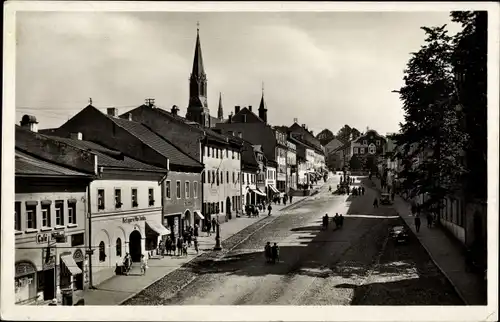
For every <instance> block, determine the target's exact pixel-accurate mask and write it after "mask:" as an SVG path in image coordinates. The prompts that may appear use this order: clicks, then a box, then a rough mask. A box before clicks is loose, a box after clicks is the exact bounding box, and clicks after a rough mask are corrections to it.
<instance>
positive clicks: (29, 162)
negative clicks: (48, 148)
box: [15, 150, 92, 178]
mask: <svg viewBox="0 0 500 322" xmlns="http://www.w3.org/2000/svg"><path fill="white" fill-rule="evenodd" d="M15 157H16V175H19V176H47V177H82V178H84V177H88V178H91V177H92V176H91V175H89V174H86V173H82V172H78V171H74V170H71V169H68V168H66V167H62V166H60V165H56V164H54V163H51V162H48V161H44V160H42V159H38V158H35V157H34V156H31V155H28V154H25V153H23V152H21V151H18V150H16V155H15Z"/></svg>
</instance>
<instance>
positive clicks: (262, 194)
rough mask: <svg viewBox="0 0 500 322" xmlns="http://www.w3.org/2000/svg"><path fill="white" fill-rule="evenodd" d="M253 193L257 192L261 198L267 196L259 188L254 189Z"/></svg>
mask: <svg viewBox="0 0 500 322" xmlns="http://www.w3.org/2000/svg"><path fill="white" fill-rule="evenodd" d="M252 191H253V192H255V193H256V194H258V195H259V196H264V197H265V196H266V194H265V193H263V192H262V191H260V190H259V188H257V189H252Z"/></svg>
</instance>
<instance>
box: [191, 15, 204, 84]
mask: <svg viewBox="0 0 500 322" xmlns="http://www.w3.org/2000/svg"><path fill="white" fill-rule="evenodd" d="M191 75H192V76H197V77H200V78H201V77H203V76H205V68H204V66H203V56H202V54H201V44H200V23H199V22H198V23H197V24H196V46H195V48H194V60H193V70H192V72H191Z"/></svg>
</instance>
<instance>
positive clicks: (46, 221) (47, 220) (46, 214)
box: [42, 204, 50, 227]
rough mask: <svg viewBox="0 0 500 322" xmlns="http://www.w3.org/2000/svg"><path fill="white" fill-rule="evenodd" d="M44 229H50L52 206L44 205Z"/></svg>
mask: <svg viewBox="0 0 500 322" xmlns="http://www.w3.org/2000/svg"><path fill="white" fill-rule="evenodd" d="M42 227H50V204H42Z"/></svg>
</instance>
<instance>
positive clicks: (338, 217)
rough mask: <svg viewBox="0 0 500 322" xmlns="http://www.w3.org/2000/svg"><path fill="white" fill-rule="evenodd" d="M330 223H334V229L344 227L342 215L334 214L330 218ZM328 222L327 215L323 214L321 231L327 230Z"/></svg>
mask: <svg viewBox="0 0 500 322" xmlns="http://www.w3.org/2000/svg"><path fill="white" fill-rule="evenodd" d="M332 221H333V222H334V223H335V228H336V229H337V228H342V226H344V216H342V214H340V215H339V214H338V213H335V216H334V217H333V218H332ZM329 222H330V219H329V217H328V214H325V215H324V216H323V225H322V226H323V229H324V230H327V229H328V224H329Z"/></svg>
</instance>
